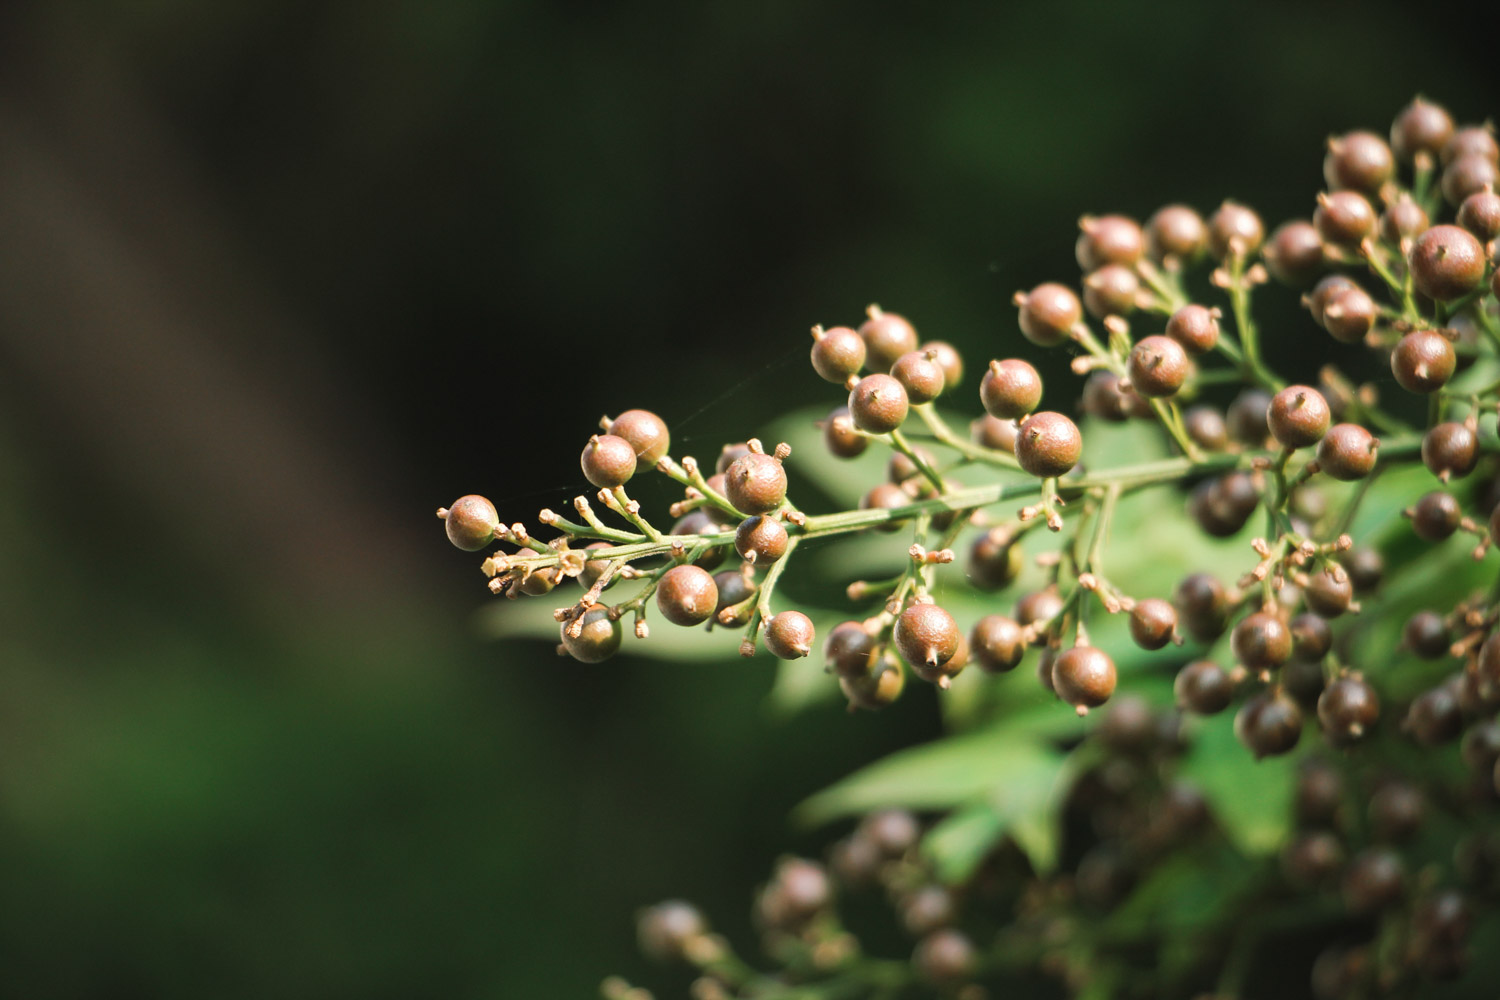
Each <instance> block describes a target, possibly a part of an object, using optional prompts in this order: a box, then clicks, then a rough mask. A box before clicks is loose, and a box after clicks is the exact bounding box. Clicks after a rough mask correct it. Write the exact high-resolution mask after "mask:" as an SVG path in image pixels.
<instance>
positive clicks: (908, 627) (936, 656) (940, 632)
mask: <svg viewBox="0 0 1500 1000" xmlns="http://www.w3.org/2000/svg"><path fill="white" fill-rule="evenodd" d="M892 638H893V639H894V640H895V643H896V648H897V649H898V650H900V652H901V656H902V658H903V659H905V660H906V662H907V663H909V664H911V665H912V667H913V668H915V669H916V671H917V673H918V674H919V675H920V676H922V677H923V678H924V679H927V680H933V681H937V680H938V678H939V677H941V676H943V674H942V667H943V665H944V664H946V663H947V662H948V661H949V660H951V659H952V658H953V654H954V653H956V652H958V644H959V641H960V640H961V639H962V634H961V633H960V632H959V630H958V623H957V622H955V621H954V620H953V616H952V615H950V614H949V613H948V612H947V611H945V610H943V609H942V608H940V607H938V606H937V605H936V604H928V603H925V602H924V603H920V604H912V605H909V606H908V607H907V609H906V610H905V611H903V612H901V617H899V618H898V619H896V627H895V630H894V632H893V635H892Z"/></svg>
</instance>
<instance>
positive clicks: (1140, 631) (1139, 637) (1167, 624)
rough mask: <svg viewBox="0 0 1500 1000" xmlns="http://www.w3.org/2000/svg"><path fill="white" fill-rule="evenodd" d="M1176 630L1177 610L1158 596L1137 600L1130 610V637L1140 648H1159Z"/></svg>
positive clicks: (1169, 640) (1170, 639)
mask: <svg viewBox="0 0 1500 1000" xmlns="http://www.w3.org/2000/svg"><path fill="white" fill-rule="evenodd" d="M1176 631H1177V611H1176V609H1174V608H1173V607H1172V605H1170V604H1168V603H1167V602H1166V601H1163V600H1162V599H1161V598H1159V597H1148V598H1146V599H1145V600H1144V601H1138V602H1137V603H1136V606H1135V607H1134V608H1132V609H1131V610H1130V637H1131V638H1132V639H1134V640H1135V644H1136V645H1137V646H1139V647H1141V648H1142V649H1161V648H1162V647H1163V646H1165V645H1166V644H1167V643H1169V642H1171V641H1172V636H1173V634H1174V633H1175V632H1176Z"/></svg>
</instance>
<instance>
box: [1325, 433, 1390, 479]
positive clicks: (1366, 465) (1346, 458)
mask: <svg viewBox="0 0 1500 1000" xmlns="http://www.w3.org/2000/svg"><path fill="white" fill-rule="evenodd" d="M1379 448H1380V441H1379V440H1378V439H1377V438H1375V437H1374V436H1373V435H1372V434H1371V433H1370V432H1369V431H1367V430H1365V429H1364V427H1362V426H1360V425H1359V424H1334V425H1333V426H1332V427H1330V428H1329V429H1328V433H1327V434H1325V435H1323V439H1322V440H1321V441H1319V442H1318V467H1319V468H1321V469H1322V470H1323V472H1324V473H1325V474H1327V475H1330V476H1332V477H1333V478H1334V479H1340V480H1343V481H1344V482H1352V481H1354V480H1356V479H1363V478H1364V477H1365V476H1368V475H1369V474H1370V472H1371V470H1373V469H1374V468H1375V459H1376V457H1377V452H1378V450H1379Z"/></svg>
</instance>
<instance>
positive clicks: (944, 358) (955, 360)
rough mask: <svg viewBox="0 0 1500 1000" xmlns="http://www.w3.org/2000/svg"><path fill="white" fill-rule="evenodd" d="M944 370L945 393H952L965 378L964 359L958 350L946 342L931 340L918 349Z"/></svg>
mask: <svg viewBox="0 0 1500 1000" xmlns="http://www.w3.org/2000/svg"><path fill="white" fill-rule="evenodd" d="M917 350H919V351H921V352H922V353H923V354H927V355H928V356H929V357H930V358H931V359H932V360H933V361H935V362H937V366H938V367H939V368H941V369H942V370H943V391H944V392H952V391H953V390H954V389H955V388H957V387H958V384H959V383H960V382H962V381H963V378H964V359H963V355H961V354H959V353H958V348H956V347H954V346H953V345H952V344H950V343H948V342H947V341H946V340H929V341H927V343H925V344H923V345H922V346H921V347H919V348H917Z"/></svg>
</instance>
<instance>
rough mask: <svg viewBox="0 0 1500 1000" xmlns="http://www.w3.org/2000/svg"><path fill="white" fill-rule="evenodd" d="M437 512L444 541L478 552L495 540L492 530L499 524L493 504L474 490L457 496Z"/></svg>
mask: <svg viewBox="0 0 1500 1000" xmlns="http://www.w3.org/2000/svg"><path fill="white" fill-rule="evenodd" d="M438 513H439V514H441V515H442V518H443V527H444V529H445V530H446V531H447V532H448V541H450V542H452V543H453V544H454V545H455V546H457V547H458V548H460V549H463V550H464V551H465V552H478V551H479V550H480V549H482V548H484V547H485V546H487V545H489V544H490V542H492V541H494V540H495V529H496V528H498V527H500V515H499V514H497V513H495V505H494V504H492V503H490V502H489V500H488V499H486V498H485V497H482V496H479V495H478V494H476V493H470V494H469V495H468V496H462V497H459V498H458V499H457V500H455V501H453V503H452V504H451V505H449V506H448V507H447V508H446V509H445V510H440V511H438Z"/></svg>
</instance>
